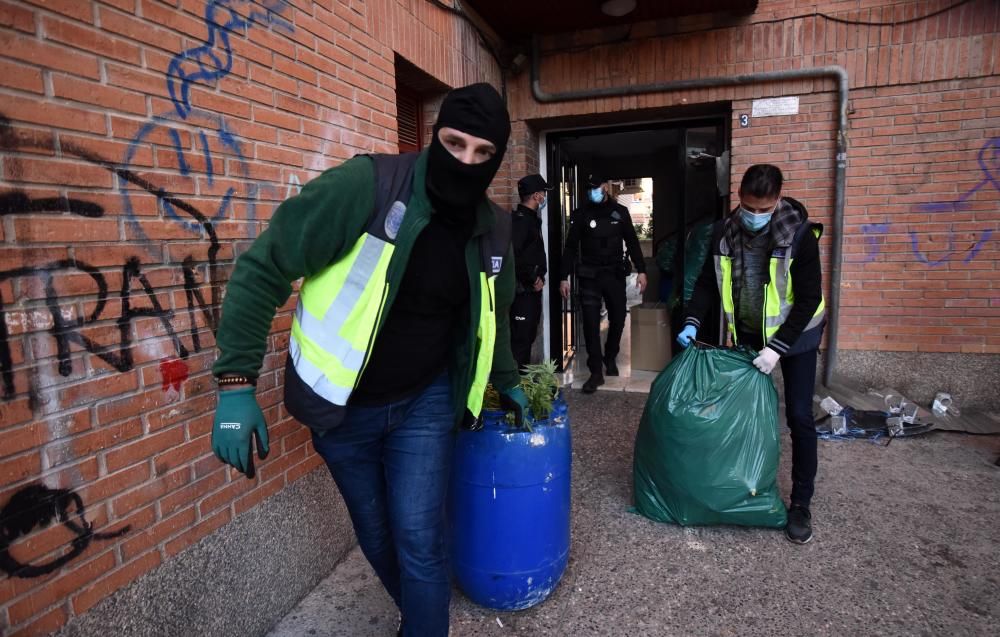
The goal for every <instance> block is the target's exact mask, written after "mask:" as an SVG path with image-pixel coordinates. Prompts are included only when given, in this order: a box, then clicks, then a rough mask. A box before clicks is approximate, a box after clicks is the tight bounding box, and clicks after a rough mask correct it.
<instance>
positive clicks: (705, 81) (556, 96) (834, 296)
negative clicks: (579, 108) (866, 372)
mask: <svg viewBox="0 0 1000 637" xmlns="http://www.w3.org/2000/svg"><path fill="white" fill-rule="evenodd" d="M540 67H541V52H540V47H539V44H538V36H535V37H534V38H532V42H531V94H532V96H533V97H534V98H535V100H536V101H537V102H539V103H542V104H552V103H557V102H569V101H575V100H585V99H593V98H600V97H624V96H627V95H640V94H646V93H666V92H671V91H683V90H688V89H700V88H720V87H725V86H747V85H750V84H759V83H764V82H779V81H786V80H808V79H821V78H826V77H829V78H833V79H835V80H836V81H837V100H838V108H837V115H838V116H837V139H836V155H835V157H834V187H833V252H832V254H831V255H830V256H831V260H832V263H831V268H830V302H829V303H828V304H827V305H828V316H829V328H830V329H829V333H828V334H827V350H826V356H825V357H824V358H823V361H824V362H823V384H825V385H829V384H830V379H831V378H832V376H833V372H834V369H835V368H836V366H837V335H838V332H839V329H840V282H841V277H842V276H843V273H842V271H841V261H842V259H843V248H844V191H845V183H846V181H847V93H848V82H847V71H846V70H845V69H844V68H843V67H842V66H820V67H815V68H808V69H791V70H787V71H766V72H761V73H747V74H743V75H729V76H722V77H706V78H698V79H691V80H674V81H670V82H657V83H653V84H636V85H630V86H612V87H607V88H595V89H584V90H577V91H563V92H560V93H549V92H546V91H544V90H542V80H541V71H540Z"/></svg>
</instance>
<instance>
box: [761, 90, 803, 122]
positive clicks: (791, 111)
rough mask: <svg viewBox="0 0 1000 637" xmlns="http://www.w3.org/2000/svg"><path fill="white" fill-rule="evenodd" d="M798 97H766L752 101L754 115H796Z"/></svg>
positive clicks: (797, 112)
mask: <svg viewBox="0 0 1000 637" xmlns="http://www.w3.org/2000/svg"><path fill="white" fill-rule="evenodd" d="M798 114H799V97H798V96H797V95H796V96H793V97H768V98H765V99H761V100H754V101H753V116H754V117H772V116H774V115H798Z"/></svg>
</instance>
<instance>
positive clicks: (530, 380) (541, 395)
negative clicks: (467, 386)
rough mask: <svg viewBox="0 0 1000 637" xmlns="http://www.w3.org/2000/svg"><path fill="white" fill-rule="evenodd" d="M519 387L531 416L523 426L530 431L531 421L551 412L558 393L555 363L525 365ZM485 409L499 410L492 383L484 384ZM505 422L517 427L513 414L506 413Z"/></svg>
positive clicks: (546, 416)
mask: <svg viewBox="0 0 1000 637" xmlns="http://www.w3.org/2000/svg"><path fill="white" fill-rule="evenodd" d="M521 389H523V390H524V395H525V396H526V397H527V398H528V411H530V412H531V418H526V419H525V422H524V426H525V428H527V430H528V431H531V421H533V420H544V419H546V418H548V417H549V414H550V413H552V401H553V400H555V397H556V395H557V394H558V393H559V379H558V378H557V377H556V364H555V362H554V361H543V362H541V363H535V364H533V365H525V366H524V371H523V372H522V374H521ZM483 404H484V405H485V407H486V408H487V409H492V410H498V411H499V410H500V409H502V407H501V406H500V394H499V393H498V392H497V390H496V388H494V387H493V385H487V386H486V394H485V397H484V403H483ZM506 418H507V422H508V423H509V424H510V426H511V427H515V428H516V427H517V423H516V422H515V416H514V414H513V413H508V414H507V416H506Z"/></svg>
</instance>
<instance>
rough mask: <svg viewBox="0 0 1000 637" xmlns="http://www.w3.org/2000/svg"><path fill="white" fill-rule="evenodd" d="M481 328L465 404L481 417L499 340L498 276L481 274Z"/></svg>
mask: <svg viewBox="0 0 1000 637" xmlns="http://www.w3.org/2000/svg"><path fill="white" fill-rule="evenodd" d="M479 286H480V288H479V289H480V290H481V291H482V293H481V294H480V295H479V326H478V327H477V328H476V344H477V349H478V352H477V353H476V368H475V372H474V375H473V377H472V387H471V388H469V396H468V398H467V400H466V402H465V406H466V408H467V409H468V410H469V413H470V414H472V415H473V416H475V417H476V418H478V417H479V413H480V412H481V411H482V409H483V396H484V395H485V392H486V383H487V382H489V379H490V369H492V367H493V348H494V346H495V345H496V339H497V321H496V304H495V303H494V301H493V299H495V298H496V276H490V277H487V276H486V273H485V272H480V273H479Z"/></svg>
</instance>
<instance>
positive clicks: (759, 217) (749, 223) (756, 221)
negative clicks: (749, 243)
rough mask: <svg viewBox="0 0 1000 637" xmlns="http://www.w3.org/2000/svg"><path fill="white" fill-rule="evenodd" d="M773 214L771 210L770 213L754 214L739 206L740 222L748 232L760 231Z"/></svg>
mask: <svg viewBox="0 0 1000 637" xmlns="http://www.w3.org/2000/svg"><path fill="white" fill-rule="evenodd" d="M773 214H774V211H773V210H772V211H771V212H764V213H760V214H754V213H752V212H750V211H749V210H747V209H746V208H744V207H743V206H740V222H741V223H742V224H743V227H744V228H746V229H747V230H749V231H750V232H759V231H760V230H762V229H763V228H764V226H766V225H767V224H768V223H770V221H771V216H772V215H773Z"/></svg>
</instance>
